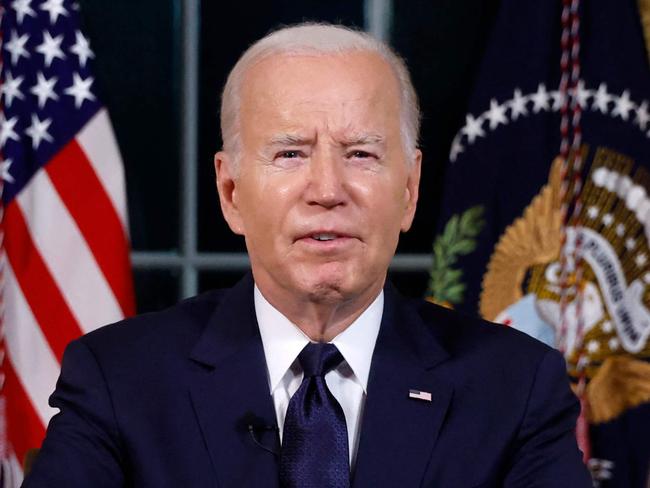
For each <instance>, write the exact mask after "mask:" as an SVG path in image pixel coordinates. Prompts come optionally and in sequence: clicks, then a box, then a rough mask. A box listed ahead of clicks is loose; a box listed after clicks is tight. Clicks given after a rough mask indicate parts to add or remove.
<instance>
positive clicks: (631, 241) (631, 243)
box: [625, 237, 636, 251]
mask: <svg viewBox="0 0 650 488" xmlns="http://www.w3.org/2000/svg"><path fill="white" fill-rule="evenodd" d="M634 246H636V241H635V240H634V239H632V238H631V237H629V238H628V239H627V240H626V241H625V247H626V249H627V250H628V251H631V250H632V249H634Z"/></svg>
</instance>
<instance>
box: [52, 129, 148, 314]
mask: <svg viewBox="0 0 650 488" xmlns="http://www.w3.org/2000/svg"><path fill="white" fill-rule="evenodd" d="M46 171H47V174H48V175H49V176H50V179H51V180H52V183H53V184H54V186H55V188H56V189H57V191H58V193H59V196H60V197H61V199H62V200H63V202H64V203H65V205H66V207H67V208H68V211H69V212H70V215H72V217H73V219H74V220H75V221H76V223H77V225H78V226H79V229H80V230H81V233H82V234H83V236H84V238H85V239H86V242H87V243H88V246H89V247H90V249H91V250H92V253H93V255H94V256H95V259H96V261H97V264H98V265H99V268H100V269H101V270H102V273H103V274H104V276H105V277H106V281H107V282H108V284H109V286H110V287H111V289H112V290H113V293H114V294H115V297H116V298H117V301H118V302H119V304H120V306H121V308H122V312H123V313H124V315H125V316H129V315H133V314H134V313H135V300H134V294H133V280H132V277H131V262H130V259H129V245H128V239H127V237H126V234H125V232H124V227H123V226H122V222H121V221H120V218H119V216H118V214H117V211H116V210H115V207H113V204H112V203H111V200H110V199H109V197H108V194H107V193H106V190H105V189H104V186H103V185H102V184H101V182H100V180H99V178H97V175H96V174H95V171H94V170H93V168H92V166H91V165H90V162H89V161H88V158H87V157H86V154H85V153H84V151H83V149H82V148H81V147H80V146H79V144H78V143H77V141H76V140H72V141H70V142H69V143H68V144H67V145H66V146H65V147H64V148H63V149H62V150H61V151H59V153H58V154H57V155H56V156H55V157H54V158H53V159H52V160H51V161H50V162H49V164H48V165H47V166H46Z"/></svg>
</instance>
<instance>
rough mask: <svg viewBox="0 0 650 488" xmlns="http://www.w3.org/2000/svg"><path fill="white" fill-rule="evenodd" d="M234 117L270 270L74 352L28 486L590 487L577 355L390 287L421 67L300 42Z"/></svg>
mask: <svg viewBox="0 0 650 488" xmlns="http://www.w3.org/2000/svg"><path fill="white" fill-rule="evenodd" d="M221 117H222V119H221V122H222V132H223V141H224V148H223V151H220V152H219V153H217V155H216V156H215V167H216V172H217V187H218V190H219V198H220V201H221V207H222V210H223V214H224V216H225V218H226V220H227V222H228V224H229V225H230V228H231V229H232V230H233V231H234V232H235V233H237V234H240V235H242V236H244V238H245V240H246V246H247V249H248V252H249V255H250V260H251V268H252V274H251V275H249V276H247V277H245V278H244V279H243V281H241V282H240V283H239V284H238V285H237V286H236V287H235V288H233V289H231V290H227V291H212V292H208V293H206V294H204V295H201V296H199V297H196V298H193V299H190V300H187V301H185V302H183V303H181V304H179V305H177V306H175V307H173V308H171V309H169V310H166V311H163V312H160V313H155V314H149V315H144V316H141V317H136V318H134V319H129V320H126V321H124V322H121V323H118V324H114V325H111V326H109V327H106V328H103V329H100V330H98V331H96V332H94V333H91V334H89V335H87V336H85V337H83V338H82V339H80V340H78V341H75V342H73V343H72V344H71V345H70V346H69V348H68V350H67V351H66V354H65V358H64V361H63V368H62V372H61V378H60V380H59V382H58V384H57V389H56V391H55V393H54V395H53V396H52V398H51V403H52V405H53V406H55V407H58V408H59V409H60V410H61V412H60V413H59V414H58V415H57V416H55V417H54V418H53V419H52V422H51V423H50V426H49V428H48V433H47V438H46V440H45V442H44V444H43V448H42V450H41V453H40V455H39V458H38V459H37V461H36V463H35V466H34V468H33V472H32V474H31V477H30V478H29V479H28V480H27V483H26V486H30V487H31V486H56V487H60V486H66V487H76V486H80V487H81V486H83V487H90V486H92V487H101V486H107V487H108V486H111V487H112V486H155V487H164V486H169V487H172V486H173V487H178V486H198V487H204V486H219V487H230V486H232V487H243V486H255V487H267V486H268V487H273V486H278V485H280V486H287V487H348V486H351V485H353V486H356V487H383V486H386V487H417V486H435V487H473V486H486V487H487V486H508V487H515V486H516V487H529V486H544V487H554V488H555V487H562V486H566V487H587V486H589V485H590V483H589V477H588V474H587V472H586V470H585V468H584V466H583V465H582V463H581V460H580V453H579V451H578V449H577V447H576V443H575V439H574V434H573V429H574V426H575V421H576V415H577V411H578V406H577V402H576V400H575V398H574V396H573V395H572V393H571V391H570V389H569V386H568V383H567V380H566V375H565V371H564V363H563V361H562V358H561V356H560V355H559V354H558V353H557V352H555V351H553V350H550V349H548V348H547V347H546V346H543V345H542V344H540V343H538V342H536V341H534V340H533V339H530V338H528V337H527V336H524V335H522V334H521V333H518V332H516V331H513V330H509V329H508V328H506V327H502V326H495V325H491V324H487V323H483V322H481V321H479V320H476V319H472V318H469V317H462V316H460V315H458V314H455V313H453V312H450V311H448V310H445V309H441V308H439V307H436V306H434V305H431V304H428V303H425V302H421V301H408V300H406V299H404V298H401V297H400V296H399V295H398V294H397V292H396V291H395V290H394V289H393V288H392V287H391V286H390V284H387V283H386V271H387V269H388V265H389V262H390V260H391V258H392V256H393V254H394V252H395V248H396V246H397V240H398V236H399V233H400V232H403V231H406V230H408V228H409V226H410V225H411V222H412V220H413V215H414V212H415V206H416V202H417V199H418V183H419V179H420V162H421V157H422V156H421V153H420V151H419V150H418V149H417V146H416V143H417V134H418V118H419V114H418V106H417V99H416V96H415V93H414V90H413V87H412V85H411V82H410V79H409V75H408V72H407V70H406V68H405V66H404V64H403V62H402V61H401V60H400V59H399V58H398V57H397V56H396V55H395V54H394V53H393V52H392V51H391V50H390V49H389V48H388V47H387V46H385V45H384V44H382V43H379V42H378V41H376V40H374V39H372V38H371V37H369V36H367V35H366V34H363V33H359V32H355V31H351V30H348V29H345V28H343V27H338V26H329V25H300V26H294V27H289V28H285V29H282V30H279V31H277V32H274V33H272V34H270V35H269V36H267V37H265V38H264V39H262V40H260V41H258V42H257V43H256V44H254V45H253V46H252V47H251V48H250V49H249V50H248V51H247V52H246V53H245V54H244V55H243V56H242V58H241V59H240V60H239V62H238V63H237V65H236V66H235V68H234V69H233V71H232V72H231V74H230V77H229V78H228V82H227V84H226V87H225V89H224V94H223V105H222V114H221Z"/></svg>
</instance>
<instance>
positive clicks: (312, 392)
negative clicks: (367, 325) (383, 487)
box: [280, 342, 350, 488]
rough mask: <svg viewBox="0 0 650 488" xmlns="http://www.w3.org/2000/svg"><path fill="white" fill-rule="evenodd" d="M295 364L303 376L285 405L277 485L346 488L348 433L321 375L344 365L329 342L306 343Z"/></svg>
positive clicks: (348, 475) (347, 483)
mask: <svg viewBox="0 0 650 488" xmlns="http://www.w3.org/2000/svg"><path fill="white" fill-rule="evenodd" d="M298 361H299V362H300V365H301V366H302V369H303V372H304V375H305V376H304V378H303V380H302V383H301V384H300V387H299V388H298V391H296V393H294V395H293V396H292V397H291V400H290V401H289V407H288V408H287V415H286V417H285V420H284V430H283V432H282V455H281V457H280V483H281V484H282V486H283V487H285V488H348V487H349V486H350V465H349V455H348V430H347V427H346V424H345V416H344V415H343V409H342V408H341V405H339V402H337V401H336V398H334V396H333V395H332V393H331V392H330V391H329V389H328V388H327V385H326V384H325V377H324V376H325V374H326V373H327V372H328V371H330V370H332V369H334V368H335V367H336V366H338V364H339V363H340V362H341V361H343V356H341V353H340V352H339V351H338V349H337V348H336V346H335V345H334V344H325V343H320V342H319V343H315V344H314V343H310V344H307V345H306V346H305V348H304V349H303V350H302V352H301V353H300V355H299V356H298Z"/></svg>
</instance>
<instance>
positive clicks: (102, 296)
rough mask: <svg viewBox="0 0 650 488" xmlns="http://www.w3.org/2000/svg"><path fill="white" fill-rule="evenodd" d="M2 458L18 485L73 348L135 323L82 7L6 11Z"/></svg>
mask: <svg viewBox="0 0 650 488" xmlns="http://www.w3.org/2000/svg"><path fill="white" fill-rule="evenodd" d="M0 8H2V12H1V15H2V17H1V20H0V31H1V32H0V34H1V39H0V43H1V50H0V53H1V62H2V68H1V71H0V90H1V94H2V97H1V99H0V192H1V195H2V200H1V203H2V208H1V209H0V210H1V212H2V218H1V220H0V224H1V228H0V231H1V232H2V233H1V234H0V238H2V237H3V239H2V240H1V241H0V242H1V243H2V245H1V249H0V251H1V254H0V310H1V311H2V313H1V314H0V317H1V320H2V331H3V344H2V346H3V347H2V350H1V351H0V360H2V365H1V368H2V377H1V378H0V379H1V380H2V381H1V385H2V387H1V389H0V457H1V458H2V459H3V462H2V467H3V470H2V473H3V479H4V486H15V485H16V484H19V483H20V479H21V477H22V464H23V462H24V458H25V456H26V454H27V453H28V452H29V450H30V449H33V448H38V447H39V446H40V444H41V441H42V439H43V437H44V434H45V428H46V426H47V423H48V421H49V419H50V417H51V416H52V415H53V414H54V413H56V411H55V410H54V409H52V408H51V407H49V405H48V403H47V400H48V397H49V395H50V394H51V393H52V391H53V389H54V386H55V383H56V379H57V377H58V374H59V364H60V361H61V357H62V355H63V350H64V348H65V346H66V344H67V343H68V342H69V341H70V340H72V339H74V338H76V337H78V336H79V335H81V334H83V333H85V332H88V331H90V330H92V329H95V328H96V327H98V326H100V325H102V324H105V323H108V322H112V321H116V320H119V319H121V318H123V317H124V316H127V315H130V314H132V313H133V312H134V300H133V289H132V280H131V271H130V263H129V254H128V233H127V213H126V197H125V190H124V174H123V167H122V161H121V158H120V154H119V151H118V148H117V144H116V142H115V138H114V136H113V131H112V129H111V125H110V121H109V118H108V114H107V112H106V109H105V108H103V107H102V105H101V103H100V101H99V100H98V98H97V95H96V93H95V91H94V90H95V79H94V77H93V74H92V70H91V68H92V66H91V64H92V59H93V58H94V54H93V52H92V51H91V49H90V47H89V43H88V40H87V38H86V37H85V36H84V34H83V33H82V32H81V29H80V21H79V15H78V10H79V6H78V4H76V3H75V2H71V1H68V0H1V1H0Z"/></svg>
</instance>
